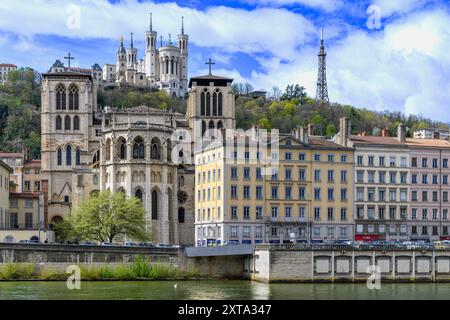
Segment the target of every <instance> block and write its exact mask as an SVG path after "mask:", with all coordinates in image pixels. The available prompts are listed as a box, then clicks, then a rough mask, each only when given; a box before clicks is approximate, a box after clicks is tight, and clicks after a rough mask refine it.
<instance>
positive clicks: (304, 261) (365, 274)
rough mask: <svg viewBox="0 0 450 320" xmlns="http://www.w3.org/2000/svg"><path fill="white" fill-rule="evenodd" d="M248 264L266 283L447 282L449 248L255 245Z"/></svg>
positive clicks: (449, 257) (448, 275) (448, 276)
mask: <svg viewBox="0 0 450 320" xmlns="http://www.w3.org/2000/svg"><path fill="white" fill-rule="evenodd" d="M248 264H250V265H251V279H253V280H255V281H261V282H266V283H273V282H330V283H331V282H366V281H367V280H368V279H369V277H371V279H374V278H375V277H378V276H379V277H380V279H381V281H382V282H450V250H425V249H416V250H408V249H383V248H380V249H372V250H370V249H364V250H363V249H353V248H349V247H341V248H339V247H336V248H332V249H331V248H326V247H325V248H322V249H321V248H314V249H307V248H299V247H297V246H295V245H294V246H289V245H286V246H279V247H273V246H272V247H271V246H265V245H258V246H256V247H255V251H254V255H253V257H251V258H250V260H249V261H248ZM374 266H375V267H374Z"/></svg>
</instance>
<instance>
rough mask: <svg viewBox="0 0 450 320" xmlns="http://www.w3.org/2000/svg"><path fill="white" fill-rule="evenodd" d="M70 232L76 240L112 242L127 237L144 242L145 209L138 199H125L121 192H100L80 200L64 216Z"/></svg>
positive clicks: (146, 234)
mask: <svg viewBox="0 0 450 320" xmlns="http://www.w3.org/2000/svg"><path fill="white" fill-rule="evenodd" d="M67 220H68V223H69V224H70V229H71V232H70V234H72V235H73V236H74V237H75V238H76V239H78V240H95V241H99V242H113V240H114V239H115V238H116V237H123V236H127V237H130V238H133V239H135V240H140V241H144V240H147V239H149V238H150V236H149V233H148V232H147V231H146V219H145V210H144V207H143V206H142V203H141V201H140V200H139V199H137V198H135V197H133V198H126V197H125V195H124V194H123V193H122V192H116V193H111V192H110V191H104V192H100V193H98V194H95V195H93V196H92V197H90V198H89V199H87V200H85V201H83V202H82V203H81V204H80V206H79V207H78V209H76V210H75V212H74V213H72V214H71V216H69V218H68V219H67Z"/></svg>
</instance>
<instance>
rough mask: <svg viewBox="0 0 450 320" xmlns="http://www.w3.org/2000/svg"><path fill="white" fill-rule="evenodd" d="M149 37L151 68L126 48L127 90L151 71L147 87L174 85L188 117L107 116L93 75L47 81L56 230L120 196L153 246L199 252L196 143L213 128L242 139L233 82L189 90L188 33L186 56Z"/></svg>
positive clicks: (46, 125) (47, 152)
mask: <svg viewBox="0 0 450 320" xmlns="http://www.w3.org/2000/svg"><path fill="white" fill-rule="evenodd" d="M147 36H148V42H147V44H148V52H147V53H148V54H147V55H146V60H145V62H142V61H141V62H139V63H138V62H136V60H135V57H136V49H134V48H132V47H133V45H132V44H131V46H130V47H131V48H130V49H129V50H125V49H124V48H123V46H122V45H123V43H122V45H121V49H119V53H122V48H123V50H124V51H123V52H124V56H123V57H122V58H124V59H123V63H124V64H125V65H124V66H123V67H122V66H121V65H118V70H119V80H120V79H122V80H123V79H130V78H129V77H128V75H127V72H128V71H130V70H135V71H136V72H135V75H136V74H139V72H140V71H139V70H141V71H142V70H145V74H146V79H147V80H148V81H149V82H150V83H152V84H155V85H157V86H159V88H160V89H161V90H164V88H165V86H166V84H167V85H168V86H169V87H170V92H169V93H170V94H172V95H177V96H184V93H185V92H188V95H189V97H188V100H187V113H186V114H180V113H175V112H170V111H165V110H160V109H155V108H150V107H146V106H136V107H134V108H128V109H116V108H112V107H104V108H101V107H100V106H98V105H97V88H98V85H99V83H98V81H96V80H95V78H94V77H93V75H92V74H89V73H83V72H79V71H76V70H71V69H67V70H66V69H61V70H55V68H52V69H51V70H50V71H49V72H48V73H47V74H44V75H43V81H42V88H41V90H42V92H41V98H42V109H41V124H42V129H41V130H42V132H41V134H42V142H41V143H42V146H41V147H42V155H41V156H42V174H44V175H45V177H46V181H45V189H46V191H47V195H48V201H47V202H46V207H47V209H46V210H47V212H48V221H49V222H57V221H61V220H63V219H64V217H65V216H66V215H67V214H69V213H70V212H71V211H72V209H73V208H76V207H77V206H78V204H79V203H80V201H83V200H85V199H88V198H89V197H90V196H91V195H93V194H95V193H96V192H99V191H104V190H110V191H112V192H119V191H120V192H123V193H125V194H126V195H127V196H128V197H136V198H138V199H140V200H141V201H142V204H143V206H144V208H145V212H146V218H147V219H146V220H147V228H148V229H149V231H151V234H152V242H154V243H168V244H182V245H192V244H194V241H195V235H194V206H195V204H194V201H195V196H194V188H195V167H194V164H193V153H194V150H193V148H194V140H195V139H196V138H195V137H197V136H200V138H201V137H202V135H203V134H204V133H205V131H206V128H208V129H234V126H235V117H234V113H235V111H234V94H233V92H232V90H231V83H232V81H233V80H232V79H230V78H224V77H219V76H215V75H212V74H211V73H210V74H208V75H205V76H200V77H194V78H191V79H190V81H189V83H188V82H187V79H186V77H187V36H186V35H184V31H183V30H182V34H181V35H180V36H179V47H178V48H177V47H174V46H168V47H162V48H160V50H159V51H158V50H156V32H154V31H152V29H151V26H150V31H149V32H148V33H147ZM125 61H126V62H125ZM129 62H131V63H130V64H128V63H129ZM143 67H147V68H143ZM120 71H124V73H120ZM143 73H144V72H143ZM131 74H132V72H131V71H130V76H131Z"/></svg>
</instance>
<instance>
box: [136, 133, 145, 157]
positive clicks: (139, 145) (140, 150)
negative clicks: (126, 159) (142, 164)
mask: <svg viewBox="0 0 450 320" xmlns="http://www.w3.org/2000/svg"><path fill="white" fill-rule="evenodd" d="M133 159H145V146H144V139H142V138H141V137H137V138H136V139H135V140H134V144H133Z"/></svg>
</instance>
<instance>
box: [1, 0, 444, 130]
mask: <svg viewBox="0 0 450 320" xmlns="http://www.w3.org/2000/svg"><path fill="white" fill-rule="evenodd" d="M246 1H252V0H246ZM263 1H265V0H263ZM275 1H276V2H278V3H280V1H282V0H275ZM286 1H287V0H286ZM304 1H306V0H304ZM290 2H295V1H294V0H293V1H290ZM302 2H303V1H302ZM400 2H402V3H403V7H402V6H400V7H402V8H408V11H409V12H410V13H409V14H407V15H403V16H402V17H401V19H395V20H393V21H389V22H388V24H387V25H385V26H384V29H383V30H380V31H370V32H369V31H368V30H366V29H358V28H355V27H354V26H351V25H349V24H347V23H345V22H342V21H341V20H339V17H335V18H333V20H329V21H327V25H326V31H325V36H326V43H327V51H328V60H327V62H328V86H329V94H330V99H331V100H332V101H337V102H340V103H348V104H352V105H355V106H358V107H367V108H369V109H377V110H384V109H389V110H398V111H405V112H408V113H415V114H419V113H422V114H424V115H426V116H429V117H433V118H434V119H440V120H446V121H450V112H449V111H447V110H448V107H447V104H448V101H450V82H449V81H448V79H450V55H449V54H448V52H450V34H449V33H448V21H449V20H450V14H449V12H448V11H447V10H446V9H439V8H437V9H428V10H422V11H414V10H413V11H411V10H412V9H411V8H416V7H417V6H418V5H419V4H417V3H418V2H419V0H400ZM69 3H70V2H69V1H66V0H60V1H55V0H54V1H45V2H44V1H39V0H31V1H26V2H25V1H17V0H15V1H13V0H3V1H1V2H0V31H2V32H3V34H2V33H0V46H1V47H2V48H5V47H8V48H11V50H8V51H7V52H8V53H7V54H9V56H8V58H10V57H11V56H12V54H15V53H16V54H17V56H20V57H21V60H20V61H11V62H17V63H18V64H22V65H30V63H27V62H29V60H30V56H31V59H32V61H33V63H34V64H38V65H46V66H47V67H48V66H49V65H50V64H51V63H52V62H53V61H48V59H49V58H48V57H49V56H51V57H54V56H55V52H52V51H51V50H55V48H49V47H45V46H44V45H41V44H40V43H39V42H37V41H35V38H36V37H35V36H36V35H39V36H41V35H59V36H66V37H69V38H79V39H89V40H91V39H96V38H105V39H118V38H119V37H120V34H122V33H127V32H130V31H133V32H135V34H136V39H140V40H141V41H142V40H143V36H144V31H145V28H146V26H147V25H148V15H147V14H146V12H150V11H152V12H153V17H154V28H155V29H156V30H157V31H158V32H159V34H163V35H166V34H168V33H169V32H172V34H174V32H177V31H178V29H179V24H180V21H179V20H180V19H179V18H180V17H181V16H182V15H184V16H185V17H186V19H185V21H186V32H187V33H188V34H189V35H190V40H191V42H193V43H195V44H196V45H197V46H199V47H202V48H204V51H202V52H201V53H198V52H197V54H192V55H191V56H190V59H191V65H196V66H197V70H194V73H196V74H197V73H202V72H203V73H206V72H207V67H206V66H205V65H204V64H203V62H202V61H204V56H203V55H204V54H205V53H206V52H210V53H212V54H213V57H215V59H216V60H217V62H221V64H222V69H215V73H217V74H223V75H228V76H231V77H233V78H234V79H236V81H238V82H250V83H252V84H253V86H254V87H255V88H256V89H262V88H265V89H268V90H270V88H271V87H273V86H278V87H280V88H284V87H285V86H286V85H287V84H289V83H299V84H301V85H303V86H305V87H306V89H307V92H308V94H309V95H310V96H313V97H314V96H315V89H316V77H317V51H318V43H317V42H318V38H317V37H318V29H319V27H318V26H314V23H313V22H312V21H310V20H308V19H306V18H305V17H303V16H302V15H300V14H295V13H293V12H290V11H288V10H286V9H283V8H273V7H272V8H266V7H258V8H256V9H253V10H244V9H236V8H229V7H224V6H219V7H208V8H206V9H205V10H203V11H201V10H196V9H192V8H185V7H184V8H182V7H179V6H178V5H177V4H174V3H162V4H154V3H148V2H147V3H142V2H138V1H136V0H127V1H122V2H120V3H119V4H116V5H111V4H109V3H108V2H107V1H106V0H84V1H82V2H80V8H81V28H80V29H79V30H69V29H67V28H66V19H67V13H66V9H67V6H68V5H69ZM323 3H327V1H325V0H324V1H323ZM378 3H379V4H380V5H383V6H386V3H387V2H383V0H378ZM383 3H385V4H383ZM400 7H399V6H397V7H394V6H391V7H390V9H389V8H388V9H389V10H390V12H391V13H392V12H398V10H399V8H400ZM384 8H385V9H384V10H387V9H386V8H387V7H384ZM405 10H406V9H405ZM386 12H389V11H386ZM382 14H383V13H382ZM18 15H19V16H18ZM20 20H22V21H30V22H33V23H24V22H23V23H18V21H20ZM5 34H16V35H17V36H16V37H14V38H11V37H7V36H6V37H5V36H4V35H5ZM166 38H167V36H166ZM96 49H97V48H96ZM61 50H62V49H61V48H56V51H57V52H56V54H57V55H61ZM63 50H66V49H65V48H63ZM23 52H28V54H27V55H26V56H25V55H23V54H22V53H23ZM84 52H89V50H87V49H86V50H85V51H83V53H84ZM239 52H243V53H247V54H248V55H250V56H252V57H253V58H254V59H256V60H257V61H258V62H259V64H260V68H259V71H253V72H252V73H251V75H250V76H248V77H244V76H243V75H242V74H241V73H240V72H239V70H238V67H237V66H233V62H234V61H235V59H234V56H233V55H234V54H235V53H239ZM19 53H20V54H19ZM109 53H110V52H108V53H105V55H107V54H108V55H109ZM86 54H87V55H88V54H89V53H86ZM140 54H141V55H142V51H140ZM1 56H2V59H3V58H4V57H5V53H4V51H3V53H1ZM52 59H53V58H52ZM99 62H101V63H102V62H107V61H99Z"/></svg>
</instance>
